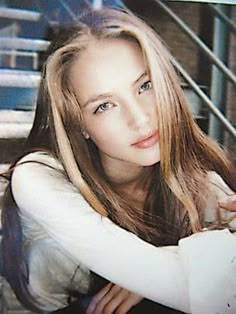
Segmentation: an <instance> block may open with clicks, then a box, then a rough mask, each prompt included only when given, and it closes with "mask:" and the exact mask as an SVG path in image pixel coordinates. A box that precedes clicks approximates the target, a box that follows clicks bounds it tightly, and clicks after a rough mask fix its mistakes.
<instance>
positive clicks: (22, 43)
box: [0, 37, 50, 51]
mask: <svg viewBox="0 0 236 314" xmlns="http://www.w3.org/2000/svg"><path fill="white" fill-rule="evenodd" d="M49 45H50V41H48V40H43V39H32V38H31V39H29V38H19V37H1V41H0V48H1V49H15V50H28V51H45V50H47V48H48V46H49Z"/></svg>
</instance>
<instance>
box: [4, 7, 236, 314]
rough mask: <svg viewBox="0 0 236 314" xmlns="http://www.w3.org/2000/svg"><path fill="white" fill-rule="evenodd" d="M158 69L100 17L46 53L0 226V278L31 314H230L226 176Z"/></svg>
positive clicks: (166, 61)
mask: <svg viewBox="0 0 236 314" xmlns="http://www.w3.org/2000/svg"><path fill="white" fill-rule="evenodd" d="M170 60H171V57H170V55H169V53H168V52H167V50H166V48H165V47H164V45H163V43H162V42H161V40H160V39H159V38H158V37H157V35H156V34H155V32H154V31H153V30H152V29H150V28H149V27H148V26H147V25H146V24H145V23H144V22H142V21H141V20H140V19H138V18H136V17H135V16H133V15H130V14H127V13H125V12H122V11H117V10H112V9H109V10H108V9H107V10H101V11H97V12H93V13H91V14H88V15H86V16H84V17H83V18H82V19H81V23H80V24H79V25H78V26H75V27H73V28H72V29H71V30H70V32H69V31H68V33H67V37H66V39H65V40H64V42H63V43H60V44H58V46H57V47H54V49H53V52H52V54H51V55H50V57H49V58H48V60H47V62H46V65H45V70H44V73H43V79H42V85H41V88H40V93H39V99H38V104H37V109H36V116H35V120H34V124H33V128H32V131H31V133H30V135H29V138H28V140H27V143H26V149H25V152H24V153H23V154H22V156H21V158H19V159H18V161H17V162H16V164H15V165H13V167H12V168H11V171H10V173H9V181H10V183H9V186H8V189H7V192H6V198H5V208H4V210H3V214H2V223H3V241H2V249H3V259H4V272H5V277H6V279H7V280H8V281H9V283H10V284H11V286H12V288H13V289H14V291H15V293H16V295H17V297H18V298H19V300H20V301H21V302H22V303H23V304H24V305H25V306H26V307H28V308H30V309H31V310H34V311H38V312H40V311H41V312H43V311H55V310H57V309H62V308H65V311H67V310H68V311H70V310H71V311H72V309H74V310H75V311H76V312H77V313H78V312H79V313H83V311H85V310H83V308H84V309H85V308H86V307H87V306H88V307H87V310H86V313H95V314H96V313H126V312H128V311H129V310H130V313H132V311H133V313H138V312H137V311H138V310H139V309H141V310H140V312H139V313H179V311H182V312H185V313H193V314H194V313H198V314H199V313H207V314H209V313H216V312H219V313H235V309H236V300H235V296H234V294H235V287H236V277H235V274H236V258H235V252H236V237H235V236H234V235H233V233H231V231H234V230H235V228H236V223H235V220H234V219H233V218H234V216H235V214H234V213H233V212H231V211H227V210H224V209H222V208H220V207H219V200H222V201H223V202H225V203H222V204H223V205H224V206H225V207H227V206H232V210H234V209H235V205H234V204H235V203H234V202H235V192H234V191H235V189H236V182H235V175H234V172H233V171H234V170H233V167H232V165H231V164H230V162H229V160H228V159H227V157H226V156H225V154H224V153H223V151H222V150H221V149H220V148H219V147H218V145H217V144H216V143H215V142H213V141H212V140H210V139H208V138H207V137H206V136H205V135H204V134H203V133H202V132H201V130H200V129H199V128H198V126H197V125H196V124H195V122H194V120H193V118H192V116H191V113H190V112H189V109H188V105H187V104H186V100H185V98H184V95H183V92H182V90H181V87H180V85H179V81H178V79H177V76H176V74H175V72H174V70H173V67H172V65H171V61H170ZM227 202H228V203H227ZM227 204H229V205H227ZM218 227H225V228H228V229H226V230H214V231H204V232H200V231H203V230H207V229H208V228H209V229H214V228H215V229H216V228H218ZM204 228H205V229H204ZM229 230H230V231H229ZM192 233H196V234H195V235H192V236H190V235H191V234H192ZM182 238H185V239H182ZM180 239H182V240H181V241H179V240H180ZM160 246H161V247H160ZM88 296H94V297H93V298H92V299H87V297H88ZM142 298H146V299H149V300H152V301H154V302H155V304H154V303H153V302H151V301H147V300H144V301H141V300H142ZM75 299H77V300H78V301H76V302H75V303H73V302H74V300H75ZM68 303H71V305H70V306H69V307H67V305H68ZM158 303H160V304H162V305H158ZM136 304H138V305H136ZM135 305H136V306H135ZM66 307H67V308H66ZM131 308H133V309H131ZM170 308H173V310H172V309H170ZM174 309H175V310H174ZM135 311H136V312H135Z"/></svg>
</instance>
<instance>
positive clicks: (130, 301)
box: [115, 293, 143, 314]
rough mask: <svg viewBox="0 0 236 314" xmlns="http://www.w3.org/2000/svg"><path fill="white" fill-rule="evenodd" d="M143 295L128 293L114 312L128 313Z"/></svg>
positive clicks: (117, 313) (116, 313)
mask: <svg viewBox="0 0 236 314" xmlns="http://www.w3.org/2000/svg"><path fill="white" fill-rule="evenodd" d="M142 299H143V297H141V296H139V295H137V294H133V293H132V294H131V295H129V296H128V297H127V298H126V299H125V300H124V301H123V302H122V303H121V304H120V305H119V306H118V307H117V309H116V311H115V314H124V313H128V311H130V310H131V309H132V307H134V306H135V305H137V304H138V303H140V302H141V301H142Z"/></svg>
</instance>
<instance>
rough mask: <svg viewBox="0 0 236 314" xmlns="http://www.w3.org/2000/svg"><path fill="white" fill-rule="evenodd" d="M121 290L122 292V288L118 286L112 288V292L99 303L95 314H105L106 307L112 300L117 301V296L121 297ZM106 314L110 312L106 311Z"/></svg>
mask: <svg viewBox="0 0 236 314" xmlns="http://www.w3.org/2000/svg"><path fill="white" fill-rule="evenodd" d="M121 290H122V288H120V287H119V286H116V285H114V286H112V288H111V289H110V291H109V292H108V293H107V294H106V295H105V296H104V297H103V298H102V299H101V300H100V301H99V302H98V303H97V305H96V308H95V310H94V312H93V314H104V313H105V307H106V305H107V304H108V303H109V302H110V301H111V300H113V299H115V297H116V296H117V295H119V293H120V292H121ZM106 313H107V314H108V313H109V311H108V310H106Z"/></svg>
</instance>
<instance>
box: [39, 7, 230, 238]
mask: <svg viewBox="0 0 236 314" xmlns="http://www.w3.org/2000/svg"><path fill="white" fill-rule="evenodd" d="M104 38H125V39H127V40H134V41H136V42H137V43H138V44H139V46H140V49H141V50H142V53H143V56H144V58H145V61H146V63H147V65H148V69H149V72H150V76H151V80H152V84H153V89H154V94H155V100H156V108H157V119H158V129H159V134H160V154H161V157H160V159H161V161H160V176H161V179H162V180H163V184H162V188H163V191H164V190H165V194H166V197H167V198H168V197H172V198H173V199H175V202H174V205H175V206H176V209H175V211H174V215H175V216H176V221H178V222H179V223H180V224H181V222H182V221H183V218H184V217H186V215H187V216H188V217H189V220H190V225H191V230H192V231H193V232H196V231H199V230H201V228H202V225H201V210H202V206H203V203H204V201H203V199H204V198H203V194H202V196H200V194H201V193H203V191H204V188H206V187H205V186H204V185H205V183H204V177H205V174H206V172H207V171H209V170H216V171H218V172H222V173H224V178H226V179H227V178H228V179H229V177H230V170H229V168H230V164H229V161H228V159H227V158H226V157H225V154H224V153H223V151H222V150H221V149H220V148H219V146H218V145H217V144H216V143H215V142H213V141H212V140H210V139H208V138H207V137H206V136H205V135H204V134H203V133H202V131H201V130H200V129H199V127H198V126H197V125H196V123H195V122H194V120H193V118H192V115H191V113H190V111H189V108H188V105H187V103H186V100H185V97H184V95H183V91H182V89H181V87H180V82H179V79H178V77H177V75H176V73H175V71H174V69H173V66H172V64H171V58H172V57H171V55H170V54H169V52H168V50H167V49H166V48H165V46H164V44H163V43H162V41H161V39H160V38H159V37H158V36H157V34H156V33H155V32H154V31H153V30H152V29H151V28H150V27H149V26H147V25H146V24H145V23H144V22H143V21H142V20H140V19H139V18H137V17H135V16H133V15H131V14H128V13H126V12H123V11H119V10H113V9H105V10H102V11H97V12H93V13H92V14H90V15H87V16H85V17H82V19H81V22H80V23H79V24H78V26H75V27H74V29H73V34H72V35H71V36H70V38H68V39H67V41H66V43H64V44H63V45H62V46H61V47H59V48H58V49H56V50H55V51H54V53H52V54H51V56H50V57H49V58H48V61H47V63H46V76H45V80H44V88H45V89H46V91H45V92H46V93H47V94H48V101H49V105H50V108H51V112H52V118H53V128H54V129H55V135H56V142H57V157H58V158H59V159H60V160H61V162H62V163H63V165H64V167H65V170H66V173H67V175H68V177H69V179H70V180H71V182H72V183H73V184H74V185H75V186H76V187H77V188H78V189H79V191H80V192H81V193H82V195H83V196H84V197H85V198H86V199H87V201H88V202H89V203H90V204H91V206H92V207H93V208H94V209H95V210H96V211H98V212H99V213H101V214H102V215H108V214H110V215H111V216H112V217H113V218H114V219H115V220H116V222H117V223H119V224H120V225H122V226H123V227H125V228H127V229H129V230H131V231H132V232H135V233H139V231H140V230H142V227H143V226H144V223H143V221H142V214H141V213H140V212H139V211H138V209H135V208H134V206H129V204H128V202H126V201H125V200H122V198H120V197H119V195H117V193H115V191H114V190H113V189H112V188H111V186H110V185H109V184H108V183H107V182H106V180H105V179H104V177H103V176H102V174H101V172H100V173H99V171H98V168H99V167H98V166H97V167H96V158H98V154H97V153H96V147H94V145H93V144H91V143H90V144H89V145H88V144H87V143H86V141H85V139H84V138H83V136H82V132H81V129H80V128H79V127H78V120H79V121H82V114H81V111H80V105H79V103H78V101H77V99H76V96H75V93H74V92H73V90H72V87H71V84H70V69H71V67H72V66H73V62H74V60H75V59H76V58H79V53H80V51H82V50H84V49H86V47H87V46H88V45H89V44H91V42H93V41H97V40H102V39H104ZM81 75H82V74H81ZM95 157H96V158H95ZM127 207H128V208H127ZM109 208H112V210H109Z"/></svg>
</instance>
